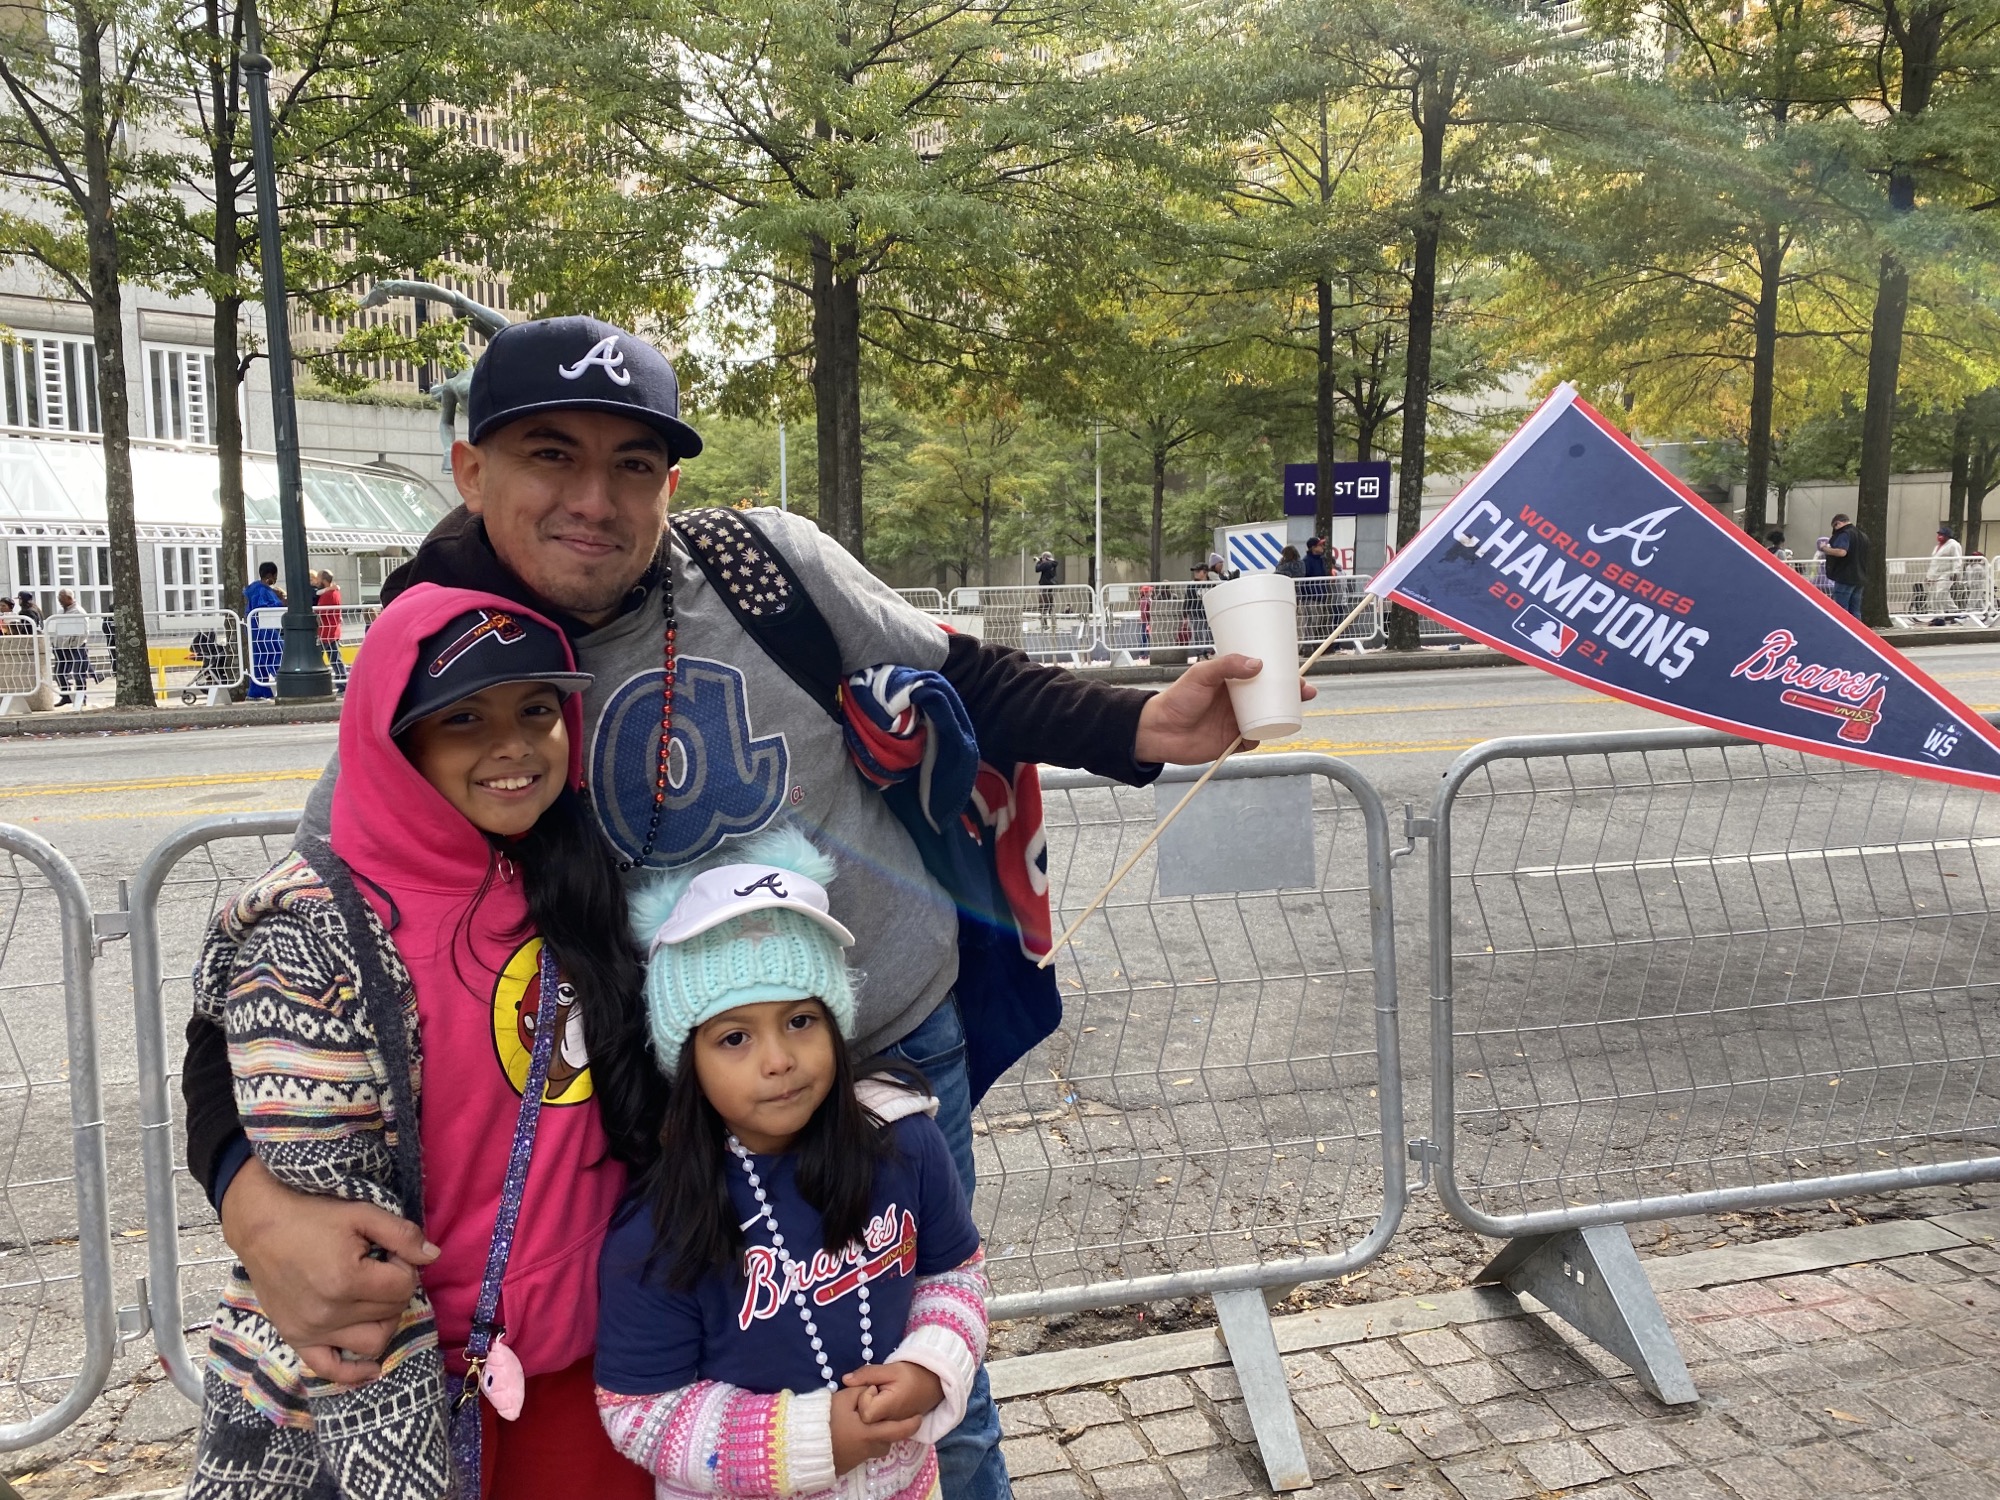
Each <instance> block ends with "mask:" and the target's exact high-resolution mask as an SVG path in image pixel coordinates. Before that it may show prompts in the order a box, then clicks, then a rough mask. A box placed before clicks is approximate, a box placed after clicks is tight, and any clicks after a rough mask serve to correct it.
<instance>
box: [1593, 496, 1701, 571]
mask: <svg viewBox="0 0 2000 1500" xmlns="http://www.w3.org/2000/svg"><path fill="white" fill-rule="evenodd" d="M1679 509H1680V507H1679V506H1678V505H1669V506H1668V507H1666V509H1664V510H1656V511H1650V512H1648V513H1647V514H1645V515H1643V516H1641V517H1639V519H1638V520H1636V521H1627V522H1626V523H1625V524H1624V525H1623V526H1593V527H1591V528H1590V539H1591V540H1592V541H1593V542H1596V543H1597V544H1598V545H1599V546H1600V547H1601V546H1603V545H1604V543H1606V542H1615V541H1617V540H1618V539H1619V538H1620V537H1630V538H1631V541H1632V566H1633V567H1635V568H1643V567H1645V566H1646V564H1648V563H1649V562H1651V561H1652V560H1653V559H1654V558H1655V557H1657V556H1659V550H1658V547H1657V545H1656V544H1657V543H1658V542H1659V541H1660V540H1661V539H1662V538H1664V537H1665V536H1666V534H1667V517H1668V516H1670V515H1672V514H1673V513H1674V512H1675V511H1677V510H1679ZM1641 547H1644V548H1646V555H1645V556H1644V557H1641V556H1640V555H1639V549H1640V548H1641Z"/></svg>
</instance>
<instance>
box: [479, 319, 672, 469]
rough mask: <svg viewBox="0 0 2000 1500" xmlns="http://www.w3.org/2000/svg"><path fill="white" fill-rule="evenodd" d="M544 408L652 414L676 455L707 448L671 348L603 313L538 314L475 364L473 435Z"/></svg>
mask: <svg viewBox="0 0 2000 1500" xmlns="http://www.w3.org/2000/svg"><path fill="white" fill-rule="evenodd" d="M541 411H603V412H610V413H611V414H612V415H613V416H619V417H630V418H631V419H632V420H633V421H635V422H644V423H645V424H646V425H647V426H648V427H651V428H652V429H653V430H654V431H655V432H657V433H659V434H660V436H662V437H664V438H665V439H666V440H667V450H668V452H669V453H670V454H671V455H672V457H673V460H674V462H676V463H678V462H680V460H682V459H684V458H693V457H694V456H695V455H696V454H697V453H699V452H701V434H700V433H698V432H696V431H695V430H694V429H693V428H692V427H690V426H688V424H687V423H685V422H683V421H682V420H681V384H680V381H679V380H678V379H677V378H675V375H674V367H673V366H672V365H671V364H669V363H668V361H667V357H666V355H664V354H662V353H660V351H659V350H657V349H655V348H654V347H653V346H652V345H651V344H650V343H648V342H647V341H646V340H645V339H642V338H640V337H639V336H638V335H637V334H635V333H628V332H626V331H625V330H624V329H623V328H619V327H617V326H616V325H615V324H611V323H606V322H604V321H603V320H602V319H600V318H583V317H571V318H537V319H535V320H534V321H533V322H531V323H514V324H511V325H509V326H508V327H506V328H503V329H501V330H500V331H499V332H498V333H496V334H494V335H493V338H492V340H491V341H490V342H489V343H488V344H487V345H486V352H485V354H483V355H481V356H480V360H479V363H478V364H476V365H474V366H473V369H472V395H471V398H470V400H469V401H468V403H467V417H468V422H469V426H470V429H471V431H470V435H469V436H470V441H472V442H475V443H476V442H478V441H479V440H480V439H481V438H483V437H485V436H486V435H487V434H488V433H490V432H493V431H495V430H496V429H498V428H501V427H504V426H506V425H507V423H509V422H513V421H517V420H519V419H520V418H522V417H527V416H532V415H534V414H535V413H536V412H541Z"/></svg>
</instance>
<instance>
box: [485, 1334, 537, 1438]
mask: <svg viewBox="0 0 2000 1500" xmlns="http://www.w3.org/2000/svg"><path fill="white" fill-rule="evenodd" d="M479 1389H480V1390H482V1391H484V1392H485V1393H486V1399H487V1400H488V1401H491V1402H492V1403H493V1409H494V1410H495V1411H497V1412H499V1413H500V1415H501V1416H502V1417H503V1418H505V1419H506V1420H507V1421H509V1422H511V1421H513V1420H514V1419H515V1418H516V1417H518V1416H520V1415H521V1403H522V1402H524V1401H525V1400H527V1398H528V1377H527V1376H526V1375H524V1374H523V1373H522V1371H521V1360H520V1357H519V1356H518V1355H516V1354H515V1353H514V1351H513V1350H512V1349H509V1348H508V1347H507V1344H506V1335H504V1334H502V1335H500V1336H499V1337H496V1338H495V1339H494V1340H493V1347H492V1348H490V1349H488V1350H487V1351H486V1364H485V1366H484V1367H483V1368H482V1369H481V1370H480V1372H479Z"/></svg>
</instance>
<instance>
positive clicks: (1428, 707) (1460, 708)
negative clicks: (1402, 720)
mask: <svg viewBox="0 0 2000 1500" xmlns="http://www.w3.org/2000/svg"><path fill="white" fill-rule="evenodd" d="M1327 691H1328V690H1327V689H1325V688H1321V689H1320V697H1321V698H1324V697H1326V696H1327ZM1314 701H1315V702H1317V701H1318V700H1317V699H1315V700H1314ZM1617 701H1618V700H1617V699H1616V698H1608V697H1606V696H1605V695H1604V694H1603V693H1581V694H1575V695H1572V696H1568V697H1562V698H1526V699H1522V698H1511V699H1508V700H1506V701H1504V702H1499V703H1410V704H1401V705H1397V704H1368V705H1366V706H1364V707H1361V708H1308V709H1307V710H1306V717H1307V718H1308V719H1330V718H1336V717H1338V716H1340V715H1343V714H1447V713H1473V712H1477V711H1479V710H1481V709H1492V708H1541V707H1543V706H1544V705H1546V704H1551V703H1616V702H1617Z"/></svg>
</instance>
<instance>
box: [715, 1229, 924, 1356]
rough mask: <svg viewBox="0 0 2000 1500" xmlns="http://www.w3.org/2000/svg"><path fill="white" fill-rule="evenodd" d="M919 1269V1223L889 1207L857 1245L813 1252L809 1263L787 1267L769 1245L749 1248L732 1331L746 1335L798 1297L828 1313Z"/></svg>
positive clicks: (865, 1232)
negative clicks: (859, 1292) (859, 1291)
mask: <svg viewBox="0 0 2000 1500" xmlns="http://www.w3.org/2000/svg"><path fill="white" fill-rule="evenodd" d="M916 1269H917V1218H916V1215H915V1214H913V1213H911V1212H910V1211H909V1210H908V1209H906V1208H905V1209H898V1208H897V1207H896V1205H895V1204H893V1203H891V1204H890V1205H889V1206H888V1207H887V1208H885V1209H883V1210H882V1212H881V1213H879V1214H877V1215H876V1216H875V1217H874V1218H873V1219H871V1220H869V1222H868V1227H867V1229H865V1230H863V1231H862V1235H861V1238H860V1240H859V1241H852V1240H851V1241H849V1242H848V1244H847V1245H846V1246H845V1247H844V1248H843V1249H842V1250H841V1251H840V1252H839V1253H838V1254H833V1253H829V1252H828V1251H825V1250H816V1251H814V1252H813V1254H812V1258H811V1259H809V1260H794V1261H792V1262H791V1263H790V1265H786V1264H785V1262H783V1261H781V1260H780V1259H779V1258H778V1252H777V1251H776V1250H774V1249H773V1248H772V1247H771V1246H769V1245H752V1246H750V1247H749V1248H748V1249H746V1250H745V1251H744V1252H743V1272H744V1287H743V1306H742V1309H741V1310H740V1311H739V1312H738V1313H737V1315H736V1326H737V1327H738V1328H740V1329H743V1330H744V1331H746V1332H747V1331H748V1330H749V1328H750V1325H751V1324H752V1323H755V1322H757V1321H758V1320H759V1319H762V1318H775V1317H776V1316H777V1315H778V1314H779V1313H780V1312H781V1311H783V1310H784V1309H786V1308H788V1307H790V1306H791V1305H792V1302H793V1299H795V1298H796V1297H797V1296H798V1295H799V1293H801V1292H804V1293H805V1294H806V1295H807V1296H809V1297H810V1298H811V1299H812V1302H813V1305H814V1306H815V1307H826V1306H828V1305H829V1304H831V1303H833V1302H835V1301H838V1300H839V1299H840V1298H842V1297H845V1296H847V1295H848V1294H849V1293H850V1292H853V1291H854V1290H855V1289H856V1288H858V1287H860V1286H861V1285H862V1284H863V1283H864V1282H871V1281H879V1280H880V1279H881V1278H882V1277H884V1276H892V1275H893V1276H909V1275H912V1274H914V1273H915V1271H916Z"/></svg>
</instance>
